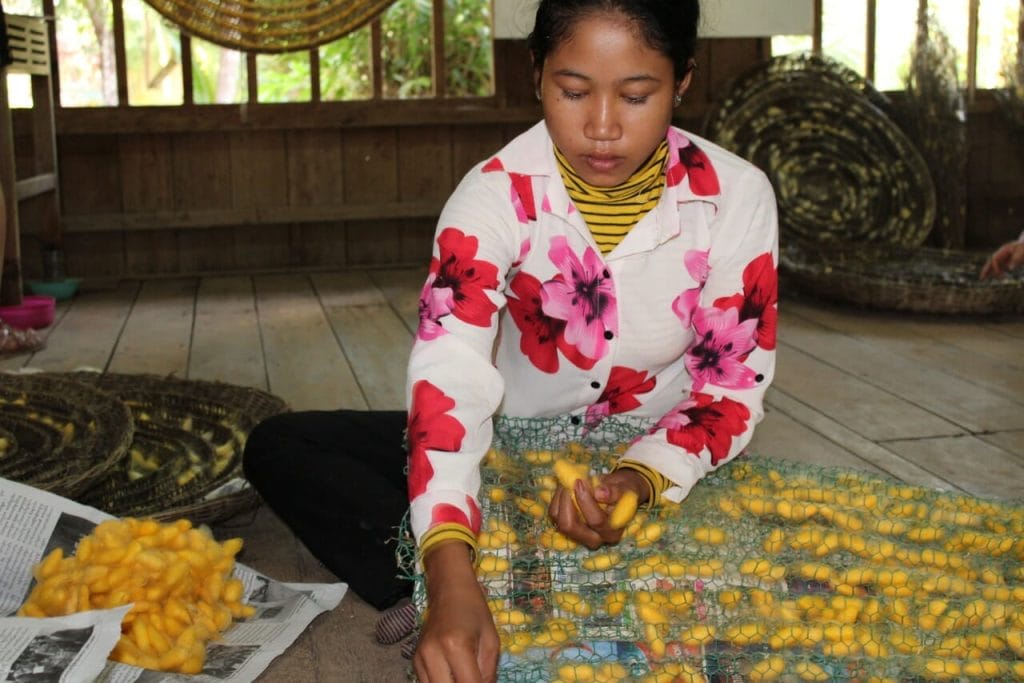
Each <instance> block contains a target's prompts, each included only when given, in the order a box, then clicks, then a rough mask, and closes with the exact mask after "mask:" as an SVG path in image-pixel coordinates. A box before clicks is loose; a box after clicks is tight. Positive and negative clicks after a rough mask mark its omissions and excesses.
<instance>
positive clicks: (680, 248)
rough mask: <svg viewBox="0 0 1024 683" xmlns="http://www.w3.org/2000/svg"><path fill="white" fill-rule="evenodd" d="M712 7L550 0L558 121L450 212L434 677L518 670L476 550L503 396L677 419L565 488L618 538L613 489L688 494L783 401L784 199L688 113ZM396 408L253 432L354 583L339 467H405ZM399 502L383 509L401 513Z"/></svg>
mask: <svg viewBox="0 0 1024 683" xmlns="http://www.w3.org/2000/svg"><path fill="white" fill-rule="evenodd" d="M698 19H699V7H698V2H697V1H696V0H683V1H680V0H541V2H540V4H539V6H538V9H537V16H536V22H535V26H534V31H533V33H532V34H531V36H530V38H529V47H530V51H531V55H532V58H533V69H534V78H535V83H536V88H537V96H538V98H539V99H540V101H541V103H542V107H543V112H544V120H543V121H541V122H540V123H538V124H537V125H536V126H534V127H533V128H532V129H530V130H529V131H527V132H526V133H524V134H522V135H521V136H519V137H518V138H516V139H515V140H513V141H512V142H511V143H509V144H508V145H507V146H506V147H505V148H504V149H502V150H501V151H499V152H498V153H497V154H496V155H495V156H494V157H493V158H491V159H488V160H485V161H483V162H481V163H480V164H479V165H478V166H477V167H475V168H474V169H473V170H471V171H470V172H469V173H468V174H467V175H466V177H465V178H464V179H463V181H462V182H461V183H460V185H459V187H458V188H457V189H456V190H455V192H454V193H453V194H452V196H451V198H450V199H449V201H448V202H447V204H446V206H445V208H444V210H443V212H442V214H441V217H440V221H439V223H438V229H437V233H436V238H435V243H434V252H433V259H432V261H431V266H430V271H429V275H428V279H427V282H426V284H425V286H424V289H423V292H422V295H421V299H420V326H419V329H418V332H417V335H416V341H415V344H414V346H413V350H412V353H411V356H410V359H409V372H408V405H409V412H408V422H407V427H408V432H407V447H408V479H407V486H408V496H409V509H410V513H409V514H410V522H411V528H412V531H413V534H414V536H415V537H416V541H417V544H418V548H419V553H420V560H421V561H422V566H423V568H424V572H425V576H426V589H427V598H428V601H429V606H430V610H429V612H428V614H427V617H426V620H425V622H424V624H423V628H422V630H421V634H420V639H419V646H418V648H417V650H416V653H415V656H414V667H415V670H416V673H417V675H418V677H419V679H420V680H421V681H425V682H427V681H431V682H434V683H436V682H437V681H450V680H455V681H458V682H460V683H462V682H464V681H482V680H493V679H494V678H495V675H496V669H497V661H498V654H499V642H498V636H497V633H496V631H495V627H494V624H493V620H492V618H491V615H490V613H489V611H488V608H487V605H486V602H485V599H484V596H483V594H482V592H481V590H480V588H479V584H478V582H477V579H476V576H475V572H474V566H473V557H474V552H475V543H476V535H477V532H478V531H479V524H480V510H479V506H478V504H477V498H476V497H477V494H478V489H479V484H480V470H479V467H480V462H481V460H482V458H483V456H484V454H485V452H486V451H487V449H488V447H489V446H490V444H491V437H492V420H493V418H494V416H496V415H508V416H517V417H546V418H564V419H565V420H566V424H567V426H569V427H570V428H575V429H578V430H584V429H590V428H593V427H595V426H596V425H598V424H599V423H600V422H601V421H602V420H604V419H605V418H607V417H609V416H611V415H614V414H623V415H629V416H634V417H637V418H645V419H647V420H648V421H650V422H651V423H653V424H655V426H654V427H653V428H652V429H651V430H650V432H649V433H644V434H640V435H638V436H637V439H636V440H635V441H634V442H633V443H632V444H631V445H630V446H629V448H628V449H627V450H626V451H625V453H624V455H623V457H622V459H621V461H620V462H619V463H618V466H617V467H616V469H615V470H614V471H613V472H611V473H608V474H606V475H604V476H603V477H602V478H601V480H600V481H599V483H598V484H597V486H595V487H593V488H591V487H590V486H588V485H587V484H585V483H583V482H578V483H577V486H576V489H575V490H574V491H573V492H569V491H566V490H564V489H560V490H559V491H558V492H557V493H556V494H555V496H554V497H553V498H552V501H551V504H550V507H549V510H548V512H549V515H550V517H551V519H552V521H553V523H554V524H555V525H556V526H557V527H558V528H559V530H560V531H562V532H563V533H564V534H566V535H568V536H570V537H571V538H573V539H575V540H577V541H579V542H580V543H583V544H584V545H586V546H587V547H590V548H596V547H600V546H601V545H605V544H614V543H617V542H618V541H619V539H620V536H621V531H620V530H618V529H614V528H612V526H611V525H610V524H609V523H608V510H609V508H610V507H611V506H613V505H614V504H615V503H616V502H617V501H618V499H619V498H620V497H621V496H622V495H623V493H624V492H626V491H633V492H634V493H636V494H637V496H638V498H639V500H640V501H641V502H643V503H646V504H648V505H653V504H657V503H658V502H659V501H661V500H663V499H664V500H667V501H676V502H677V501H680V500H682V499H683V498H684V497H685V496H686V494H687V493H688V492H689V490H690V488H691V487H692V486H693V485H694V484H695V483H696V482H697V481H698V480H699V479H701V478H702V477H703V476H704V475H705V474H706V473H708V472H710V471H711V470H713V469H715V468H717V467H719V466H720V465H722V464H723V463H725V462H727V461H729V460H730V459H731V458H733V457H735V456H736V455H737V454H739V453H740V451H741V450H742V449H743V448H744V447H745V446H746V444H747V443H748V442H749V440H750V437H751V435H752V433H753V429H754V425H755V424H756V423H757V422H758V421H759V420H760V419H761V417H762V415H763V408H762V399H763V395H764V392H765V390H766V388H767V386H768V384H769V383H770V382H771V378H772V376H773V372H774V355H775V354H774V349H775V322H776V303H777V279H776V260H777V249H778V245H777V221H776V209H775V200H774V195H773V193H772V190H771V186H770V185H769V183H768V181H767V179H766V178H765V176H764V175H763V174H762V173H761V172H760V171H758V170H757V169H756V168H754V167H753V166H752V165H750V164H749V163H747V162H745V161H743V160H741V159H739V158H738V157H736V156H734V155H732V154H730V153H728V152H726V151H724V150H722V149H720V148H718V147H717V146H715V145H713V144H711V143H709V142H707V141H705V140H701V139H700V138H697V137H696V136H693V135H690V134H688V133H685V132H683V131H682V130H679V129H677V128H674V127H672V126H671V121H672V115H673V112H674V109H675V108H676V107H677V106H679V104H680V103H681V101H682V98H683V96H684V94H685V92H686V90H687V88H688V86H689V85H690V80H691V78H692V73H693V68H694V62H693V56H694V51H695V43H696V33H697V24H698ZM398 421H399V417H398V415H396V414H394V413H384V414H382V413H365V414H357V413H317V414H314V417H310V416H309V415H308V414H307V415H305V416H303V415H299V416H295V415H292V416H285V417H282V418H278V419H277V421H276V422H275V423H272V424H271V425H269V426H263V427H261V428H260V429H259V430H257V432H256V433H254V434H253V436H252V437H251V438H250V445H249V447H247V453H246V472H247V473H248V474H249V476H250V478H251V479H252V480H253V481H254V483H255V484H256V486H257V488H258V489H259V490H260V491H261V492H262V493H263V494H264V497H265V498H267V500H268V501H269V503H270V504H271V506H273V507H274V508H275V509H276V510H277V511H278V513H279V514H280V515H281V516H282V518H284V519H285V521H286V522H288V523H289V524H290V525H291V526H292V527H293V528H294V529H296V531H297V533H298V534H299V535H300V537H302V538H303V540H304V541H305V542H306V543H307V545H309V546H310V548H311V549H312V550H313V552H314V554H316V555H317V556H318V557H320V558H321V560H322V561H324V562H325V563H326V564H327V565H328V566H329V567H331V568H332V569H334V570H335V571H336V573H338V575H339V576H340V577H341V578H342V579H344V580H347V581H350V583H352V575H355V576H356V577H357V578H358V575H359V574H360V573H361V572H359V571H358V568H353V567H352V566H351V561H350V560H346V557H345V552H344V550H345V546H342V545H341V544H340V543H339V542H338V541H336V540H335V541H334V542H333V544H332V542H331V532H332V530H333V532H334V533H335V535H337V534H338V532H337V529H338V527H337V526H335V527H333V529H332V526H331V525H332V523H335V522H336V520H337V519H339V515H341V513H340V512H338V511H339V510H340V509H341V508H344V507H345V506H346V503H348V502H350V501H349V500H348V499H349V498H350V497H355V498H358V497H359V492H358V491H353V492H352V493H351V495H350V494H348V493H341V492H340V491H341V488H340V487H342V486H345V485H346V484H347V485H348V486H349V488H350V489H353V488H357V485H356V483H361V482H362V480H363V477H366V478H368V479H369V480H372V481H377V480H381V479H384V478H385V477H384V476H383V475H381V474H380V472H379V470H387V471H388V472H389V473H390V474H389V475H388V477H389V478H391V479H394V476H395V474H396V473H397V471H398V469H399V465H398V464H396V463H398V462H399V457H400V456H399V455H398V453H403V451H402V450H401V447H400V446H399V445H398V431H399V430H400V427H401V425H399V424H398ZM371 433H372V434H374V436H369V438H368V435H370V434H371ZM282 435H283V436H282ZM271 442H273V443H274V446H273V447H267V444H268V443H271ZM349 443H358V444H360V445H361V446H360V448H358V449H353V448H349V449H344V448H343V447H342V446H341V444H349ZM362 444H366V446H363V445H362ZM371 448H372V449H373V450H372V453H370V449H371ZM274 451H276V452H277V455H276V456H275V455H272V453H273V452H274ZM340 451H346V452H345V453H344V454H342V453H340ZM354 451H358V452H354ZM283 453H287V457H285V456H284V455H282V454H283ZM296 458H299V462H296ZM403 461H404V459H403ZM349 463H354V465H352V467H355V468H357V469H355V470H351V471H350V470H349V467H350V464H349ZM385 463H388V464H387V465H385ZM287 479H290V480H291V483H289V484H286V485H283V484H282V482H284V481H285V480H287ZM303 482H304V483H303ZM288 487H290V488H292V489H293V492H292V493H289V492H288V491H286V490H284V489H285V488H288ZM347 490H348V489H346V491H347ZM572 494H575V499H576V503H578V505H579V509H580V514H578V513H577V511H576V507H575V505H576V503H574V501H573V495H572ZM324 507H326V508H327V509H326V510H321V511H320V512H317V509H318V508H324ZM348 507H349V508H352V506H351V505H349V506H348ZM387 507H388V510H389V511H388V512H387V513H386V514H380V515H377V516H374V518H373V521H371V520H369V519H366V520H364V521H365V523H366V525H367V526H369V525H371V524H374V523H376V524H386V523H391V524H395V523H397V517H395V515H397V514H398V512H397V511H396V508H397V507H398V506H397V505H396V503H395V501H394V500H390V501H388V502H387ZM377 510H379V508H378V509H375V511H377ZM346 514H348V513H346ZM359 514H360V513H359V511H358V510H357V509H356V510H355V511H354V512H353V513H351V516H352V518H353V519H359ZM362 514H363V515H364V516H366V515H367V514H368V513H366V511H363V513H362ZM332 519H333V520H334V521H332ZM347 523H348V524H350V525H351V522H347ZM345 528H346V529H347V528H349V527H345ZM344 533H347V531H346V532H344ZM358 550H359V551H360V552H362V551H363V549H362V548H361V547H360V548H358ZM325 558H326V559H325ZM385 560H386V558H384V559H381V562H380V564H381V565H383V564H385ZM391 562H392V563H393V562H394V560H393V559H392V560H391ZM346 563H347V564H346ZM364 563H365V560H364ZM346 572H347V573H349V574H350V575H346ZM393 574H394V567H393V564H392V571H391V576H393ZM352 587H353V590H355V592H356V593H358V594H360V595H363V593H362V592H361V588H360V587H359V586H357V585H355V584H354V583H352ZM364 597H365V596H364Z"/></svg>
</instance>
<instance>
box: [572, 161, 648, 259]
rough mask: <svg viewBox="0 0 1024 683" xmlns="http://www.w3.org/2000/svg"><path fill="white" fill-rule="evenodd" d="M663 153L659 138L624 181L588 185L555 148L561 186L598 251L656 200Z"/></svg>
mask: <svg viewBox="0 0 1024 683" xmlns="http://www.w3.org/2000/svg"><path fill="white" fill-rule="evenodd" d="M666 157H668V142H665V141H662V143H661V145H659V146H658V149H656V150H654V153H653V154H651V156H650V157H649V158H648V159H647V161H645V162H644V163H643V164H642V165H641V166H640V168H638V169H637V170H636V172H635V173H633V175H631V176H630V177H629V179H628V180H626V182H624V183H622V184H621V185H616V186H615V187H595V186H594V185H588V184H587V183H586V182H585V181H584V180H583V179H582V178H581V177H580V176H579V175H578V174H577V173H576V171H574V170H573V169H572V167H571V166H570V165H569V161H568V160H567V159H566V158H565V156H564V155H563V154H562V152H561V151H560V150H559V149H558V148H557V147H556V148H555V159H556V160H557V161H558V170H559V172H560V173H561V175H562V182H564V183H565V189H566V190H567V191H568V193H569V198H570V199H572V202H573V204H575V206H576V209H577V210H578V211H579V212H580V214H582V216H583V220H584V221H586V223H587V227H588V228H590V234H591V235H593V236H594V241H595V242H597V246H598V248H600V250H601V253H602V254H607V253H609V252H610V251H611V250H612V249H614V248H615V247H616V245H618V244H619V242H621V241H622V238H624V237H625V236H626V233H628V232H629V231H630V230H631V229H632V227H633V226H634V225H636V224H637V223H638V222H639V221H640V219H641V218H643V217H644V216H645V215H646V214H647V212H648V211H650V210H651V209H653V208H654V207H655V206H656V205H657V204H658V200H659V199H661V193H662V190H664V188H665V159H666Z"/></svg>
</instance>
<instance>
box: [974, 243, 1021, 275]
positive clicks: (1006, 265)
mask: <svg viewBox="0 0 1024 683" xmlns="http://www.w3.org/2000/svg"><path fill="white" fill-rule="evenodd" d="M1020 266H1024V241H1021V240H1017V241H1015V242H1007V243H1006V244H1004V245H1003V246H1001V247H999V248H998V249H996V250H995V251H994V252H993V253H992V255H991V256H989V257H988V261H986V262H985V265H984V266H983V267H982V269H981V279H982V280H987V279H989V278H993V277H1002V276H1003V275H1005V274H1006V273H1008V272H1009V271H1011V270H1013V269H1014V268H1019V267H1020Z"/></svg>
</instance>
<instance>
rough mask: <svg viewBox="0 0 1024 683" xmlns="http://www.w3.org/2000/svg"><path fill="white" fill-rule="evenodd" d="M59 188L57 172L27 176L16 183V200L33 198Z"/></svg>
mask: <svg viewBox="0 0 1024 683" xmlns="http://www.w3.org/2000/svg"><path fill="white" fill-rule="evenodd" d="M56 189H57V175H56V174H55V173H40V174H39V175H35V176H32V177H31V178H25V179H23V180H19V181H17V182H15V183H14V198H15V200H16V201H19V202H20V201H23V200H25V199H31V198H32V197H37V196H39V195H41V194H45V193H47V192H52V191H54V190H56Z"/></svg>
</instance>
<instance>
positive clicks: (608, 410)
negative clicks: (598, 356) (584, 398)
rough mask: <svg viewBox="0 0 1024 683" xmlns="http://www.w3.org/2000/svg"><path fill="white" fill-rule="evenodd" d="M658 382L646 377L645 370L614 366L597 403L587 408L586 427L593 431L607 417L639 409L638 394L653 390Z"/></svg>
mask: <svg viewBox="0 0 1024 683" xmlns="http://www.w3.org/2000/svg"><path fill="white" fill-rule="evenodd" d="M657 382H658V380H657V379H655V378H654V377H648V376H647V372H646V371H645V370H634V369H632V368H625V367H622V366H619V365H616V366H615V367H613V368H612V371H611V373H610V375H609V376H608V383H607V384H606V385H605V387H604V391H602V392H601V396H600V397H598V399H597V403H595V404H594V405H592V406H589V407H588V408H587V418H586V424H587V427H588V428H590V429H593V428H594V427H596V426H597V425H598V424H599V423H600V422H601V420H603V419H605V418H606V417H608V416H609V415H615V414H617V413H627V412H629V411H630V410H633V409H635V408H639V407H640V401H639V400H638V399H637V395H638V394H646V393H647V392H649V391H651V390H653V389H654V386H655V385H656V384H657Z"/></svg>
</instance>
